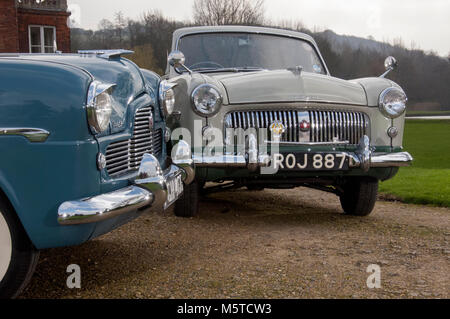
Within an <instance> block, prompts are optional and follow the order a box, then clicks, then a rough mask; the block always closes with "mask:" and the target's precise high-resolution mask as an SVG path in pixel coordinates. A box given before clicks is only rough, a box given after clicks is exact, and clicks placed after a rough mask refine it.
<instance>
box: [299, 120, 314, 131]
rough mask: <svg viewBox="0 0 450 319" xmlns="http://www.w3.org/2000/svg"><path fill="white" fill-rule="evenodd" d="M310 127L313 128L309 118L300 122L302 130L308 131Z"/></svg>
mask: <svg viewBox="0 0 450 319" xmlns="http://www.w3.org/2000/svg"><path fill="white" fill-rule="evenodd" d="M310 129H311V123H309V122H308V121H307V120H303V121H301V122H300V131H302V132H308V131H309V130H310Z"/></svg>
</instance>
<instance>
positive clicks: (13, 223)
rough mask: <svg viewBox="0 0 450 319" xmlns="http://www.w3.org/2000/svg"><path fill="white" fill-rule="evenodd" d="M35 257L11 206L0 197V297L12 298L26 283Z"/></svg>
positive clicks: (34, 265)
mask: <svg viewBox="0 0 450 319" xmlns="http://www.w3.org/2000/svg"><path fill="white" fill-rule="evenodd" d="M38 259H39V251H38V250H36V248H34V246H33V244H32V243H31V241H30V239H29V238H28V236H27V235H26V233H25V230H24V229H23V227H22V224H21V223H20V221H19V219H18V218H17V216H16V215H15V214H14V213H13V211H12V209H11V208H10V207H9V206H8V205H5V204H4V203H3V202H1V201H0V299H6V298H15V297H17V296H18V295H19V294H20V293H21V292H22V290H23V289H24V288H25V287H26V285H27V284H28V282H29V281H30V279H31V276H32V275H33V272H34V269H35V268H36V264H37V261H38Z"/></svg>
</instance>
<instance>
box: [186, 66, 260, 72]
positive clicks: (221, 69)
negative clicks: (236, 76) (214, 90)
mask: <svg viewBox="0 0 450 319" xmlns="http://www.w3.org/2000/svg"><path fill="white" fill-rule="evenodd" d="M263 70H264V69H263V68H257V67H238V68H237V67H233V68H197V69H193V70H192V71H194V72H200V73H214V72H234V73H238V72H254V71H263Z"/></svg>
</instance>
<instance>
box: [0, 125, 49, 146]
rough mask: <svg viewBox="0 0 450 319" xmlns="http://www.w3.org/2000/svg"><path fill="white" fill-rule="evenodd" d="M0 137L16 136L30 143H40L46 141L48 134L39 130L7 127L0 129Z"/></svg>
mask: <svg viewBox="0 0 450 319" xmlns="http://www.w3.org/2000/svg"><path fill="white" fill-rule="evenodd" d="M0 135H18V136H23V137H25V138H26V139H28V140H29V141H30V142H31V143H42V142H45V141H46V140H47V138H48V137H49V135H50V132H48V131H46V130H44V129H40V128H24V127H9V128H0Z"/></svg>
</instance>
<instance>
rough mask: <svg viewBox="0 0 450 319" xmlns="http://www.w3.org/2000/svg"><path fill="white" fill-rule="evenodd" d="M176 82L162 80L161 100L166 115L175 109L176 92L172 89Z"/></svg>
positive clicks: (160, 88) (160, 87)
mask: <svg viewBox="0 0 450 319" xmlns="http://www.w3.org/2000/svg"><path fill="white" fill-rule="evenodd" d="M175 85H176V84H173V83H169V82H167V81H162V82H161V84H160V86H159V101H160V103H161V106H162V107H163V110H164V114H165V115H166V116H168V115H170V114H172V113H173V110H174V109H175V92H174V90H173V89H172V88H173V87H174V86H175Z"/></svg>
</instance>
